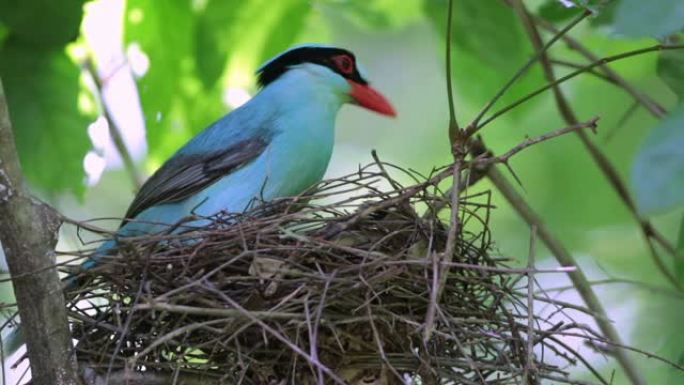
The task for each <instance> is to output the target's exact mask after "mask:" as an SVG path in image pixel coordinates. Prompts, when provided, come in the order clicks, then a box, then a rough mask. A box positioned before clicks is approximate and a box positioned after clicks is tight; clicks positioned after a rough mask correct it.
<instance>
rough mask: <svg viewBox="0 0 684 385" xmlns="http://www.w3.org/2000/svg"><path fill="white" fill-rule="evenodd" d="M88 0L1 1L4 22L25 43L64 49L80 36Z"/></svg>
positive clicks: (0, 13) (0, 7)
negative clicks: (62, 47)
mask: <svg viewBox="0 0 684 385" xmlns="http://www.w3.org/2000/svg"><path fill="white" fill-rule="evenodd" d="M84 2H85V1H84V0H61V1H54V0H31V1H28V0H4V1H0V21H2V22H3V23H4V24H5V25H6V26H7V27H8V29H9V30H10V31H11V34H12V36H13V37H14V38H15V39H17V40H21V41H22V42H24V43H31V44H34V45H41V46H49V47H61V46H63V45H64V44H66V43H68V42H70V41H72V40H74V39H75V38H76V37H77V36H78V31H79V27H80V25H81V18H82V16H83V3H84Z"/></svg>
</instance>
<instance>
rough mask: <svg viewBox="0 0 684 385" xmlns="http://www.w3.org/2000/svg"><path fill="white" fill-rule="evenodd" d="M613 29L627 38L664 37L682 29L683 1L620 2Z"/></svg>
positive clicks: (683, 23)
mask: <svg viewBox="0 0 684 385" xmlns="http://www.w3.org/2000/svg"><path fill="white" fill-rule="evenodd" d="M613 27H614V28H615V31H616V32H618V33H619V34H623V35H625V36H629V37H642V36H651V37H664V36H667V35H670V34H672V33H674V32H677V31H679V30H681V29H682V28H684V1H681V0H649V1H644V0H621V1H620V3H619V4H618V5H617V9H616V10H615V19H614V24H613Z"/></svg>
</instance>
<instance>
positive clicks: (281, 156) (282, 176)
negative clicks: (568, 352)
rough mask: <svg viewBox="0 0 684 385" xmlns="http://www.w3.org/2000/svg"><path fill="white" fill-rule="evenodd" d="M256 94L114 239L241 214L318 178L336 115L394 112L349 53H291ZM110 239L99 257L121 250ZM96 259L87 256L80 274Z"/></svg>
mask: <svg viewBox="0 0 684 385" xmlns="http://www.w3.org/2000/svg"><path fill="white" fill-rule="evenodd" d="M257 75H258V84H259V86H260V87H261V90H260V92H259V93H258V94H257V95H256V96H254V98H252V99H251V100H249V101H248V102H247V103H245V104H244V105H242V106H240V107H239V108H237V109H235V110H234V111H232V112H230V113H229V114H227V115H225V116H224V117H223V118H221V119H219V120H218V121H216V122H215V123H214V124H212V125H210V126H209V127H207V128H206V129H205V130H204V131H202V132H201V133H199V134H198V135H197V136H195V137H194V138H192V139H191V140H190V141H189V142H188V143H186V144H185V145H184V146H183V147H182V148H181V149H179V150H178V151H177V152H176V153H175V154H174V155H173V156H172V157H171V158H170V159H169V160H167V161H166V162H165V163H164V164H163V165H162V166H161V168H159V169H158V170H157V171H156V172H155V173H154V174H153V175H152V176H151V177H150V178H149V179H148V180H147V182H146V183H145V184H144V185H143V186H142V187H141V189H140V191H139V192H138V194H137V195H136V197H135V199H134V200H133V202H132V203H131V205H130V207H129V208H128V211H127V212H126V215H125V217H124V218H125V219H124V221H123V222H122V225H121V228H120V229H119V231H118V232H117V237H126V236H138V235H144V234H150V233H157V232H160V231H164V230H166V229H168V227H169V226H170V225H174V224H176V223H177V222H179V221H180V220H182V219H183V218H186V217H188V216H190V215H191V214H192V215H197V216H200V217H209V216H212V215H214V214H217V213H219V212H229V213H241V212H244V211H245V210H247V209H249V208H252V206H254V205H255V204H258V202H260V201H270V200H273V199H276V198H284V197H291V196H296V195H298V194H300V193H302V192H304V191H305V190H306V189H308V188H309V187H311V186H313V185H314V184H315V183H317V182H319V181H320V180H321V178H322V177H323V174H324V173H325V170H326V168H327V167H328V162H329V161H330V156H331V154H332V149H333V142H334V136H335V135H334V133H335V118H336V116H337V112H338V111H339V109H340V107H342V105H343V104H345V103H353V104H357V105H360V106H362V107H365V108H367V109H370V110H373V111H375V112H378V113H380V114H383V115H388V116H395V115H396V113H395V111H394V108H393V107H392V105H391V104H390V103H389V102H388V101H387V99H385V97H384V96H382V94H380V93H379V92H378V91H376V90H375V89H373V88H372V87H371V86H370V85H369V84H368V81H367V80H366V78H365V75H364V74H363V71H362V70H361V68H360V67H359V65H358V64H357V62H356V58H355V56H354V54H353V53H351V52H350V51H348V50H346V49H342V48H337V47H330V46H323V45H303V46H297V47H293V48H291V49H289V50H287V51H285V52H283V53H281V54H279V55H277V56H275V57H274V58H272V59H270V60H269V61H267V62H266V63H265V64H263V65H262V66H261V67H260V68H259V69H258V70H257ZM115 244H116V243H115V240H110V241H108V242H105V243H104V244H103V245H102V246H100V248H99V249H98V251H97V252H96V253H95V256H97V255H98V254H102V252H104V251H106V250H108V249H111V248H112V247H113V246H115ZM96 263H97V258H91V259H90V260H88V261H86V262H85V263H84V264H83V267H84V268H88V267H91V266H92V265H94V264H96Z"/></svg>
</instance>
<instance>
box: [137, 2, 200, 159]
mask: <svg viewBox="0 0 684 385" xmlns="http://www.w3.org/2000/svg"><path fill="white" fill-rule="evenodd" d="M193 23H194V11H193V10H192V7H191V4H190V1H187V0H178V1H163V2H158V1H154V0H131V1H128V3H127V9H126V37H125V38H126V41H127V42H128V43H137V44H139V45H140V47H141V49H142V51H143V52H145V54H147V56H148V58H149V60H150V67H149V70H148V71H147V73H146V74H145V75H144V76H143V77H142V78H141V79H140V80H139V81H138V90H139V94H140V100H141V102H142V108H143V113H144V118H145V126H146V130H147V140H148V143H149V147H150V149H151V151H153V152H160V153H163V154H167V155H168V154H169V153H171V152H172V151H174V150H175V147H177V141H175V140H173V135H174V134H176V135H177V134H179V133H180V132H185V131H186V130H187V127H186V125H185V124H184V123H185V122H184V121H183V119H182V116H178V115H177V114H176V115H174V114H172V107H173V103H174V101H175V100H176V98H177V96H178V95H179V94H180V93H181V92H182V89H181V86H182V80H183V76H184V73H186V72H188V71H190V70H192V65H193V62H192V53H193V49H192V36H193V34H192V31H193ZM189 135H190V133H187V134H186V135H183V137H187V136H189Z"/></svg>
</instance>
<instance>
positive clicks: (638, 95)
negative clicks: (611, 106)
mask: <svg viewBox="0 0 684 385" xmlns="http://www.w3.org/2000/svg"><path fill="white" fill-rule="evenodd" d="M532 20H533V21H534V22H535V23H536V24H537V25H538V26H540V27H542V28H544V29H546V30H547V31H549V32H551V33H554V34H556V33H558V30H557V29H556V28H555V27H554V26H553V24H551V23H549V22H547V21H546V20H544V19H542V18H539V17H535V16H532ZM562 39H563V41H564V42H565V43H566V44H567V45H568V46H569V47H570V48H571V49H573V50H575V51H577V52H578V53H579V54H580V55H582V56H584V57H585V58H587V59H588V60H590V61H592V62H594V61H597V60H598V59H599V58H598V57H597V56H596V55H594V53H593V52H591V51H590V50H589V49H588V48H586V47H585V46H583V45H582V44H581V43H580V42H579V41H577V40H575V39H573V38H572V37H570V36H568V35H563V37H562ZM599 67H600V69H601V70H602V71H603V73H604V74H605V76H606V77H607V78H609V79H611V80H612V81H614V82H615V83H616V84H617V85H619V86H620V87H621V88H622V89H623V90H625V91H626V92H627V93H629V94H630V95H632V97H633V98H634V99H635V100H636V101H638V102H639V104H641V105H642V106H643V107H644V108H646V110H647V111H648V112H650V113H651V115H653V116H654V117H656V118H663V117H664V116H665V115H666V114H667V110H665V108H664V107H663V106H661V105H660V104H658V102H656V101H655V100H653V99H651V98H650V97H648V95H646V94H644V93H642V92H640V91H639V90H637V89H636V88H634V86H632V85H631V84H630V83H629V82H628V81H627V80H625V79H624V78H623V77H622V76H620V74H618V73H617V72H615V71H614V70H612V69H611V68H610V67H609V66H607V65H600V66H599Z"/></svg>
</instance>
